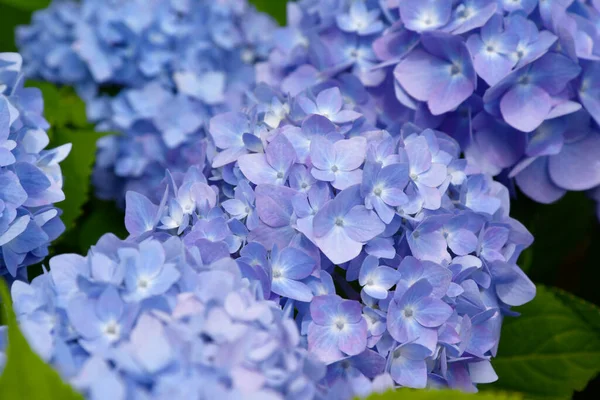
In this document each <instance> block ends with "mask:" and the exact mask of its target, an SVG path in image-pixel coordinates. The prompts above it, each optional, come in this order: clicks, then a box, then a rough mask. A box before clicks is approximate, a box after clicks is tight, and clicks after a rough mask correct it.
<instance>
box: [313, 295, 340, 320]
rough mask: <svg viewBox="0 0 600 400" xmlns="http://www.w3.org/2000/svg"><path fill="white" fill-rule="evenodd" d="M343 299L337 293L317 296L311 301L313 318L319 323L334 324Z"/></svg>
mask: <svg viewBox="0 0 600 400" xmlns="http://www.w3.org/2000/svg"><path fill="white" fill-rule="evenodd" d="M340 303H341V299H340V297H339V296H337V295H325V296H315V297H314V298H313V300H312V301H311V303H310V315H311V317H312V320H313V321H314V322H315V323H316V324H319V325H333V321H334V320H335V318H336V317H338V314H339V312H338V306H339V305H340Z"/></svg>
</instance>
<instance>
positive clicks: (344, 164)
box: [333, 136, 367, 171]
mask: <svg viewBox="0 0 600 400" xmlns="http://www.w3.org/2000/svg"><path fill="white" fill-rule="evenodd" d="M333 147H334V148H335V154H336V159H335V165H336V166H337V167H338V168H339V169H340V170H342V171H353V170H355V169H357V168H358V167H360V166H361V164H362V163H363V162H364V160H365V155H366V153H367V140H366V139H365V138H364V137H362V136H358V137H354V138H352V139H348V140H338V141H337V142H335V143H334V145H333Z"/></svg>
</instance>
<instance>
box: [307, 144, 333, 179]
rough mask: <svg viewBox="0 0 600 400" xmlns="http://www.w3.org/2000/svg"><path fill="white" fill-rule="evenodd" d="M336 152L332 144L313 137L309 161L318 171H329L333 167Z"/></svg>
mask: <svg viewBox="0 0 600 400" xmlns="http://www.w3.org/2000/svg"><path fill="white" fill-rule="evenodd" d="M335 159H336V151H335V148H334V145H333V143H331V142H330V141H329V140H327V139H326V138H322V137H319V136H317V137H315V138H313V140H312V141H311V143H310V161H311V163H312V165H314V166H315V167H317V168H318V169H320V170H325V171H329V170H330V168H331V167H332V165H334V162H335Z"/></svg>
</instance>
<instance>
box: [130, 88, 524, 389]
mask: <svg viewBox="0 0 600 400" xmlns="http://www.w3.org/2000/svg"><path fill="white" fill-rule="evenodd" d="M335 83H336V82H335V81H327V82H324V83H323V84H322V85H320V86H316V87H313V88H312V89H310V90H306V91H303V92H301V93H300V94H299V95H297V96H295V97H286V96H283V95H282V94H281V93H279V92H277V91H275V90H272V89H269V88H267V87H259V88H258V89H257V90H256V92H255V95H254V96H253V97H254V99H255V101H256V102H257V104H256V105H255V106H254V107H251V108H250V109H249V111H248V112H247V113H241V112H228V113H224V114H221V115H218V116H216V117H214V118H212V120H211V122H210V134H211V138H212V140H213V141H214V143H215V145H216V147H217V148H218V149H219V152H218V153H217V154H216V155H215V157H214V158H213V164H212V166H213V167H214V170H213V173H212V175H211V176H210V178H209V179H206V178H205V177H204V176H203V175H202V171H201V170H200V168H198V167H192V168H190V170H188V171H187V172H186V173H185V174H181V173H178V174H170V173H168V174H167V177H166V179H165V181H164V187H165V191H164V195H163V197H162V199H161V201H160V203H158V202H153V201H151V200H150V199H148V198H147V197H146V196H143V195H141V194H138V193H134V192H129V193H128V194H127V209H126V226H127V229H128V230H129V232H130V234H131V235H132V237H138V238H145V237H154V238H155V239H159V240H165V238H167V237H171V236H178V237H181V238H182V240H183V243H184V244H186V245H187V246H192V247H196V248H199V249H200V254H206V255H210V257H218V258H221V257H228V256H232V257H234V258H235V259H236V260H237V262H238V264H239V265H240V267H241V269H242V274H243V276H245V277H246V278H248V279H249V280H251V281H257V282H260V283H261V285H260V287H261V288H262V292H263V296H264V297H265V298H267V299H270V300H273V301H276V302H278V303H279V304H280V305H282V306H283V307H284V309H286V310H292V309H293V310H294V314H295V320H296V323H297V325H298V326H299V328H300V332H301V334H302V337H303V338H304V340H305V341H306V345H307V348H308V351H309V352H310V353H312V354H314V355H315V356H317V357H318V358H319V359H320V360H321V361H322V362H323V363H325V364H327V374H326V376H325V378H324V382H325V386H326V387H327V390H328V396H330V398H340V399H349V398H352V396H355V395H365V394H368V393H370V392H371V391H373V390H380V389H383V388H385V387H393V386H406V387H412V388H424V387H451V388H458V389H461V390H465V391H476V390H477V389H476V385H477V384H479V383H487V382H492V381H494V380H495V379H496V378H497V377H496V375H495V373H494V371H493V368H492V366H491V364H490V358H491V357H492V356H494V355H495V354H496V350H497V346H498V340H499V335H500V327H501V324H502V319H503V318H504V317H505V316H507V315H513V313H512V312H511V311H510V307H511V306H516V305H521V304H524V303H526V302H528V301H530V300H531V299H532V298H533V297H534V295H535V286H534V285H533V283H532V282H531V281H530V280H529V279H528V278H527V277H526V275H525V274H524V273H523V272H522V271H521V270H520V269H519V267H518V266H517V265H516V260H517V258H518V256H519V254H520V253H521V251H522V250H523V249H525V248H526V247H528V246H529V245H530V244H531V242H532V240H533V238H532V236H531V235H530V234H529V232H527V230H526V229H525V228H524V227H523V226H522V225H521V224H520V223H518V222H517V221H515V220H513V219H512V218H510V217H509V193H508V189H506V188H505V187H504V186H503V185H501V184H500V183H498V182H495V181H493V180H492V179H491V177H490V176H488V175H482V174H471V173H469V172H468V171H467V170H466V166H467V163H466V160H464V159H461V158H459V153H460V147H459V145H458V143H457V142H456V141H455V140H453V139H452V138H451V137H449V136H447V135H446V134H444V133H442V132H439V131H436V130H432V129H425V130H422V129H420V128H417V127H416V126H415V125H412V124H405V125H404V126H402V127H398V129H395V130H381V129H378V128H376V127H375V126H373V125H371V124H370V122H369V120H368V118H367V117H366V116H364V115H363V114H361V113H360V111H359V110H360V106H359V105H357V104H356V103H354V102H353V101H352V100H351V99H348V100H346V98H345V97H344V96H343V95H342V92H341V91H340V89H339V87H337V86H335ZM336 287H337V288H338V289H339V290H340V292H339V293H336ZM339 294H342V295H343V297H344V298H342V297H340V296H339Z"/></svg>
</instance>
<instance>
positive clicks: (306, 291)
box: [271, 277, 313, 302]
mask: <svg viewBox="0 0 600 400" xmlns="http://www.w3.org/2000/svg"><path fill="white" fill-rule="evenodd" d="M271 290H272V291H273V293H277V294H278V295H280V296H283V297H289V298H290V299H294V300H298V301H303V302H309V301H311V300H312V298H313V294H312V290H310V288H309V287H308V286H307V285H306V284H304V283H302V282H298V281H295V280H292V279H288V278H284V277H281V278H273V283H272V286H271Z"/></svg>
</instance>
